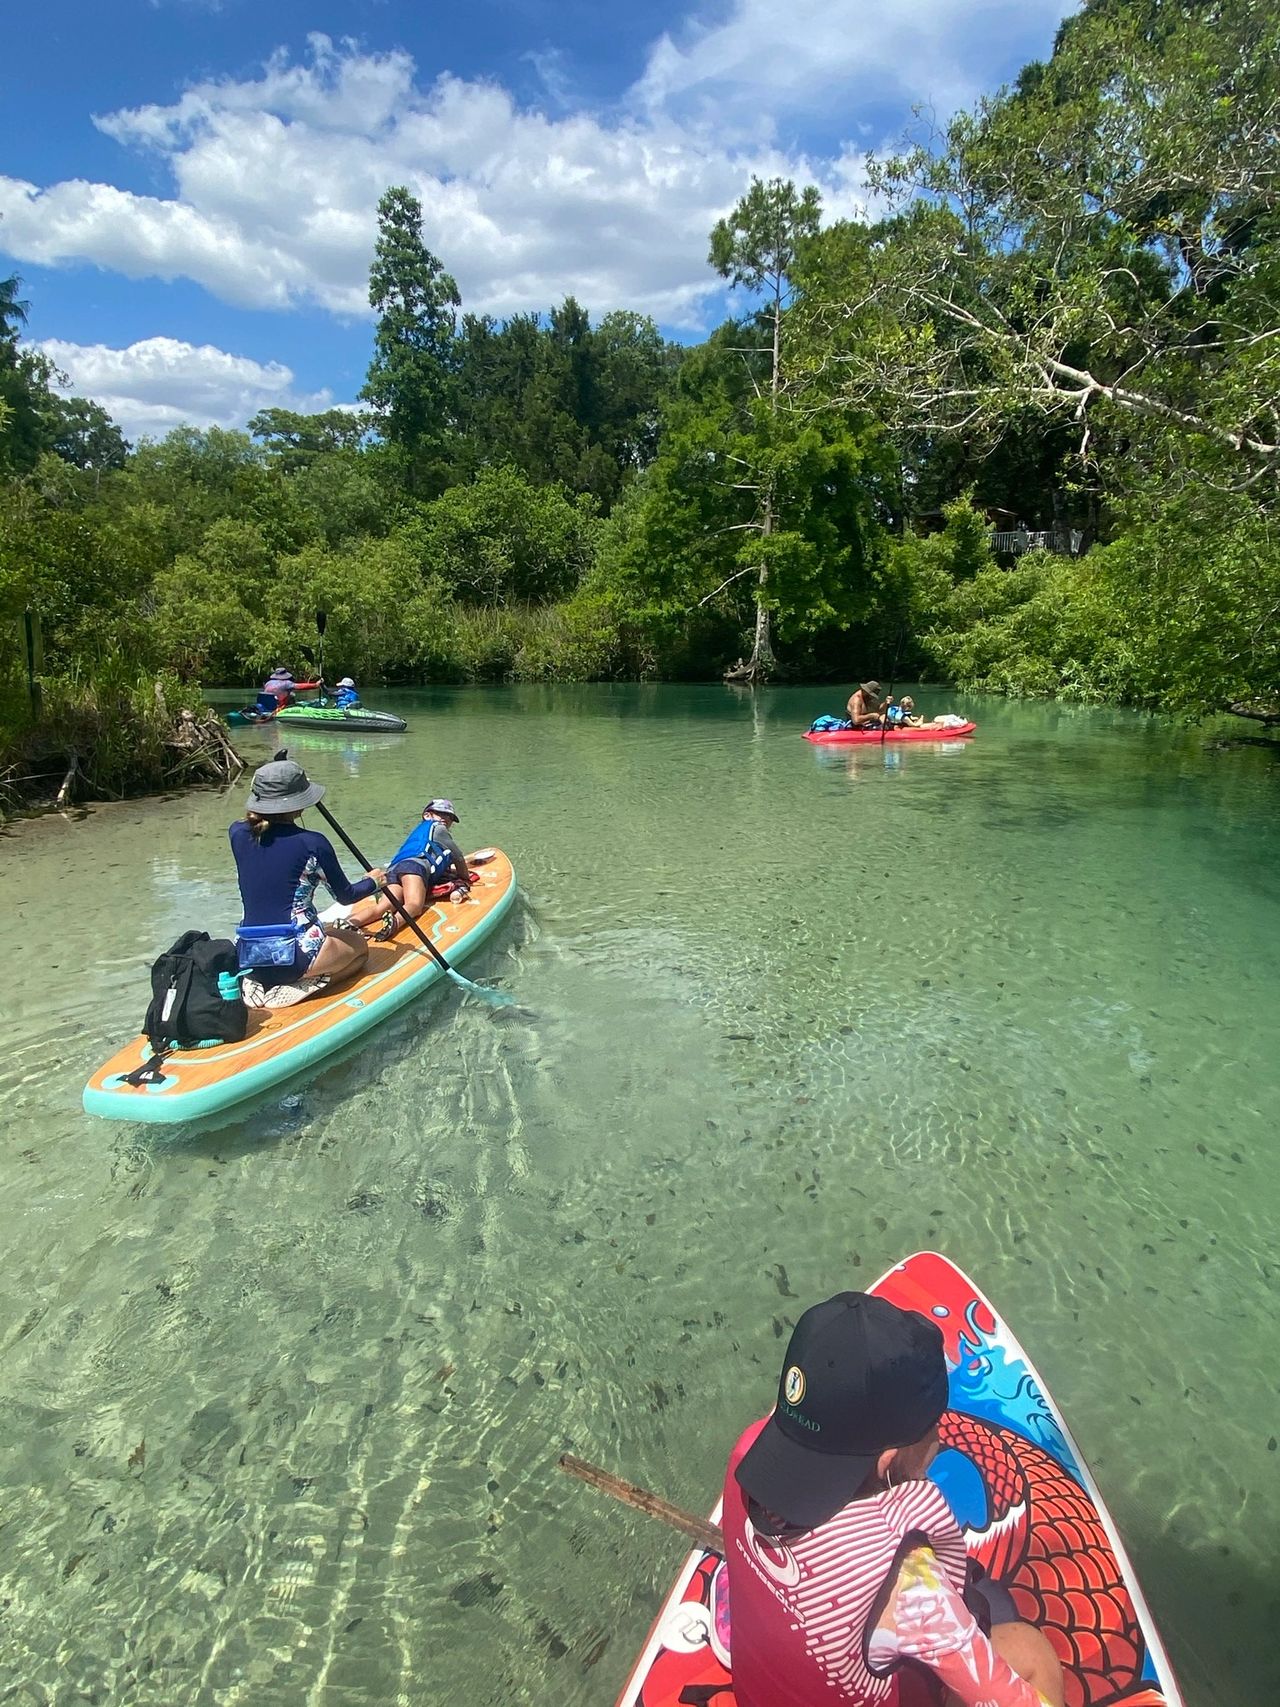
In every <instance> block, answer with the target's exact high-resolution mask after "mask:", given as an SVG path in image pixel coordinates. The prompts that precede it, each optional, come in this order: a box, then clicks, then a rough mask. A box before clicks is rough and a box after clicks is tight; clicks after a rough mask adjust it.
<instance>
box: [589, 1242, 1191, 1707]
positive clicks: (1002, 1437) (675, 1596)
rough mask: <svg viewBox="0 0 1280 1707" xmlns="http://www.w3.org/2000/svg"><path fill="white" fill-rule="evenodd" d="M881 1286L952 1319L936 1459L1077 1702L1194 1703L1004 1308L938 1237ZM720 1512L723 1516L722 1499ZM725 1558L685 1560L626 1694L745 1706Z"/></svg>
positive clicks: (965, 1518)
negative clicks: (736, 1686)
mask: <svg viewBox="0 0 1280 1707" xmlns="http://www.w3.org/2000/svg"><path fill="white" fill-rule="evenodd" d="M869 1290H870V1291H872V1292H875V1293H878V1294H879V1296H880V1297H882V1298H888V1299H890V1300H892V1302H893V1303H895V1304H898V1305H901V1306H902V1308H904V1309H908V1310H918V1311H919V1312H920V1314H921V1315H922V1316H928V1317H929V1318H930V1319H931V1320H932V1321H935V1322H937V1324H938V1326H939V1327H940V1328H941V1329H942V1331H943V1334H944V1336H945V1338H946V1348H947V1363H948V1366H949V1369H950V1377H951V1394H950V1398H951V1403H950V1406H949V1408H948V1409H947V1410H946V1411H945V1412H944V1413H943V1417H942V1422H941V1425H940V1433H941V1436H942V1445H943V1450H942V1452H941V1453H940V1454H939V1455H938V1458H937V1459H936V1461H935V1463H934V1467H933V1469H932V1470H931V1471H930V1475H931V1477H932V1478H933V1480H934V1481H936V1482H937V1483H938V1485H939V1486H940V1487H941V1488H942V1491H943V1493H944V1494H946V1496H947V1498H948V1500H949V1501H950V1503H951V1506H952V1509H953V1510H954V1512H955V1514H956V1519H957V1521H958V1523H959V1524H960V1527H961V1529H962V1530H963V1532H964V1538H965V1545H966V1547H967V1548H968V1550H969V1553H970V1555H971V1556H972V1557H973V1558H975V1559H977V1560H978V1562H979V1563H980V1564H981V1565H983V1566H984V1568H985V1569H986V1570H987V1571H988V1573H989V1574H990V1575H991V1576H992V1577H994V1578H996V1579H997V1580H999V1581H1001V1582H1003V1583H1004V1584H1005V1585H1006V1586H1007V1587H1008V1589H1009V1591H1010V1592H1011V1594H1012V1595H1013V1598H1014V1600H1015V1601H1016V1603H1017V1606H1018V1610H1019V1611H1020V1612H1021V1614H1022V1615H1023V1617H1024V1618H1026V1619H1027V1621H1028V1622H1029V1623H1032V1624H1036V1625H1038V1626H1039V1627H1040V1629H1042V1630H1043V1631H1044V1632H1045V1634H1046V1635H1047V1636H1048V1638H1049V1640H1050V1641H1051V1642H1052V1643H1053V1646H1054V1649H1055V1651H1056V1653H1057V1655H1058V1658H1059V1659H1060V1660H1061V1661H1062V1668H1063V1673H1064V1677H1065V1681H1066V1699H1067V1707H1183V1703H1182V1696H1181V1694H1180V1693H1179V1690H1178V1685H1177V1683H1176V1682H1175V1681H1174V1677H1173V1673H1172V1671H1171V1670H1170V1667H1169V1661H1168V1658H1167V1656H1166V1655H1165V1651H1164V1648H1163V1646H1162V1645H1161V1642H1160V1638H1159V1636H1158V1634H1157V1633H1156V1628H1155V1624H1154V1622H1153V1620H1152V1617H1151V1614H1150V1612H1149V1611H1148V1610H1147V1605H1146V1602H1145V1601H1144V1600H1143V1598H1142V1591H1141V1589H1140V1588H1139V1587H1138V1580H1137V1577H1136V1576H1135V1575H1134V1571H1133V1566H1132V1565H1131V1564H1130V1563H1129V1560H1128V1558H1127V1557H1126V1555H1125V1551H1124V1547H1123V1546H1122V1544H1121V1542H1120V1537H1119V1536H1118V1534H1117V1533H1116V1529H1115V1525H1114V1524H1113V1523H1112V1521H1111V1517H1110V1515H1109V1513H1108V1512H1107V1509H1106V1507H1105V1506H1104V1505H1103V1503H1102V1495H1101V1494H1100V1493H1099V1492H1098V1488H1097V1486H1096V1484H1095V1482H1094V1480H1093V1477H1092V1476H1091V1475H1090V1474H1089V1471H1088V1469H1087V1468H1086V1467H1085V1463H1084V1460H1083V1458H1082V1457H1081V1455H1080V1449H1079V1447H1078V1446H1077V1445H1076V1443H1075V1441H1074V1440H1073V1439H1072V1438H1071V1435H1070V1433H1069V1431H1068V1429H1067V1425H1066V1423H1065V1422H1064V1421H1063V1420H1062V1417H1061V1415H1060V1414H1059V1412H1058V1409H1057V1407H1056V1406H1055V1404H1054V1402H1053V1400H1052V1399H1051V1398H1050V1397H1049V1394H1048V1391H1047V1390H1046V1388H1045V1385H1044V1382H1043V1381H1042V1380H1041V1379H1040V1377H1039V1375H1038V1374H1037V1373H1036V1371H1035V1369H1034V1367H1033V1366H1032V1363H1031V1360H1030V1359H1029V1358H1028V1356H1027V1354H1026V1353H1025V1352H1024V1351H1023V1349H1022V1347H1021V1346H1020V1345H1019V1344H1018V1342H1017V1340H1016V1339H1014V1337H1013V1335H1012V1333H1011V1332H1010V1331H1009V1329H1008V1327H1007V1326H1006V1325H1005V1323H1004V1321H1003V1320H1002V1319H1001V1318H1000V1317H999V1316H998V1315H997V1314H996V1312H995V1310H994V1309H993V1307H992V1306H991V1305H990V1304H989V1303H988V1302H987V1300H986V1299H985V1298H984V1297H983V1295H982V1293H981V1292H979V1291H978V1289H977V1287H976V1286H975V1285H974V1284H973V1282H972V1281H971V1280H969V1279H967V1278H966V1277H965V1276H964V1275H963V1274H962V1273H961V1272H960V1270H959V1269H958V1268H956V1267H955V1265H954V1264H953V1263H951V1262H948V1260H947V1258H946V1257H942V1256H938V1255H936V1254H935V1253H934V1252H932V1251H920V1252H918V1253H917V1254H916V1255H915V1256H913V1257H908V1258H907V1260H906V1261H905V1262H903V1263H900V1264H899V1265H898V1266H897V1268H894V1269H891V1270H890V1271H889V1273H888V1274H886V1275H885V1276H884V1277H883V1278H882V1279H880V1280H878V1281H877V1282H876V1284H875V1285H874V1286H872V1287H870V1288H869ZM726 1445H727V1443H726ZM975 1472H976V1475H975ZM711 1518H712V1522H713V1523H718V1522H719V1520H720V1507H719V1504H717V1506H716V1509H715V1511H714V1512H712V1514H711ZM721 1563H722V1560H721V1557H720V1555H719V1554H718V1553H714V1552H710V1551H707V1550H705V1549H699V1550H698V1551H696V1552H694V1553H692V1554H690V1556H689V1557H688V1559H686V1560H685V1563H684V1566H683V1568H682V1569H681V1572H680V1575H679V1576H678V1577H677V1578H676V1583H675V1587H674V1588H673V1589H672V1591H671V1593H670V1594H669V1595H668V1596H667V1599H666V1601H665V1602H664V1604H663V1607H662V1610H661V1612H660V1613H659V1614H658V1617H657V1620H656V1622H655V1623H654V1626H653V1629H652V1630H651V1631H650V1633H649V1639H648V1641H647V1642H646V1643H645V1645H644V1648H643V1650H642V1652H641V1654H640V1658H639V1659H638V1660H637V1662H636V1666H635V1669H634V1671H633V1672H632V1674H631V1676H630V1678H629V1679H628V1681H627V1684H626V1687H625V1688H624V1689H623V1691H622V1694H621V1695H620V1696H619V1697H618V1707H679V1704H680V1703H685V1704H687V1703H689V1702H694V1701H698V1702H701V1701H706V1702H708V1703H710V1707H733V1699H734V1698H733V1678H732V1675H731V1671H730V1669H729V1667H728V1666H727V1665H726V1664H724V1663H723V1657H724V1656H725V1655H726V1653H727V1651H728V1649H729V1648H731V1646H732V1629H731V1628H728V1629H726V1628H723V1627H720V1628H714V1627H713V1611H712V1593H711V1585H712V1580H713V1578H714V1576H715V1573H716V1570H717V1569H718V1568H719V1566H720V1565H721Z"/></svg>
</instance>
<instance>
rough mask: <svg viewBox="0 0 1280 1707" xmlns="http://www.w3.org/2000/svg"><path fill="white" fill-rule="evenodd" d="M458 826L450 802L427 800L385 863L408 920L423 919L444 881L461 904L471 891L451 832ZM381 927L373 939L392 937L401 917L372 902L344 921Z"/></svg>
mask: <svg viewBox="0 0 1280 1707" xmlns="http://www.w3.org/2000/svg"><path fill="white" fill-rule="evenodd" d="M457 822H458V814H457V813H456V812H455V811H454V809H453V802H452V800H428V802H427V804H426V805H425V806H424V807H423V808H422V819H421V821H420V822H419V823H418V824H415V825H414V827H413V829H412V830H410V832H409V834H408V835H407V836H406V837H405V839H404V841H403V842H402V843H401V844H400V846H399V847H398V848H397V849H396V852H395V854H394V855H393V856H392V858H391V859H390V860H389V861H388V863H387V885H388V888H389V890H390V892H391V894H393V895H394V896H395V898H396V900H397V901H399V902H400V905H401V906H402V907H403V908H404V910H405V912H406V913H408V915H409V917H410V918H411V919H417V918H421V916H422V915H423V913H425V912H426V910H427V907H428V905H429V904H430V901H431V891H432V890H433V889H436V888H438V887H440V885H442V884H445V883H451V884H452V885H453V887H452V889H451V890H450V893H449V899H450V900H451V901H454V902H462V901H465V900H466V899H467V896H468V895H469V894H470V893H471V873H470V872H469V871H468V870H467V862H466V860H465V859H464V858H463V857H462V852H461V850H460V849H459V847H458V844H457V843H456V842H455V841H454V839H453V837H452V835H451V834H450V830H451V829H452V827H453V825H455V824H456V823H457ZM379 920H381V923H382V928H381V930H379V931H378V933H377V935H376V937H375V939H374V940H375V941H377V942H382V941H384V940H385V939H386V938H387V937H391V936H394V935H395V933H396V932H397V931H398V930H399V929H400V927H401V925H402V924H403V922H404V921H403V919H402V918H401V917H400V915H399V913H398V912H396V911H394V910H393V909H392V910H389V909H388V908H387V906H386V903H385V902H383V901H379V900H378V899H376V898H375V899H373V900H370V901H364V902H361V903H360V904H359V905H358V906H356V907H353V908H352V909H351V910H350V912H349V913H347V914H346V916H345V918H344V921H343V922H344V923H345V924H348V925H355V926H358V927H360V928H361V929H363V928H364V927H365V926H367V925H372V924H377V923H378V921H379Z"/></svg>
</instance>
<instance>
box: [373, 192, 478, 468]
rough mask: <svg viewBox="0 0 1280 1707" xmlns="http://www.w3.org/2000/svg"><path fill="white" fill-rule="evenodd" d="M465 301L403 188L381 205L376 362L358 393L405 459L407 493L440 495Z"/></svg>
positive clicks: (376, 255)
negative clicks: (456, 346) (461, 308)
mask: <svg viewBox="0 0 1280 1707" xmlns="http://www.w3.org/2000/svg"><path fill="white" fill-rule="evenodd" d="M461 301H462V298H461V297H460V296H459V294H458V287H457V285H456V284H455V283H454V281H453V279H452V277H451V276H450V275H449V274H448V273H446V272H445V270H444V268H443V266H442V265H441V263H440V262H439V261H438V260H437V259H436V257H435V256H434V255H433V254H432V253H431V251H430V249H428V248H427V246H426V244H425V243H424V242H423V240H422V204H421V202H419V201H418V199H417V197H416V196H413V195H411V194H410V193H409V191H408V190H407V189H405V188H404V187H403V186H402V185H397V186H393V187H392V188H391V189H389V190H387V191H386V192H385V193H384V195H383V197H382V199H381V201H380V202H379V203H378V241H377V245H376V247H375V249H374V258H373V266H372V268H371V269H370V272H369V303H370V306H371V307H372V308H374V309H375V310H376V311H377V315H378V324H377V328H376V330H375V332H374V339H373V360H372V361H371V362H370V364H369V374H368V378H367V379H366V381H365V384H364V388H363V390H362V391H361V393H360V395H361V397H363V398H364V399H365V400H366V401H367V402H369V403H371V404H372V405H373V407H374V409H375V410H376V411H377V413H378V415H379V416H380V418H381V421H382V424H383V430H384V432H385V434H386V436H387V438H388V439H389V440H390V441H391V443H392V444H394V445H395V446H396V447H397V448H398V449H399V451H400V452H401V455H402V456H403V458H404V460H405V466H406V468H407V470H408V474H409V483H410V486H411V488H412V489H413V490H414V491H416V492H420V493H427V494H430V493H431V492H433V491H438V490H439V488H440V486H441V485H442V484H443V480H444V466H445V461H446V452H447V445H448V440H449V436H450V433H451V431H452V427H453V414H454V397H453V393H454V384H453V368H454V363H453V341H454V334H455V331H456V322H457V317H456V314H455V312H454V311H455V310H456V309H457V308H458V307H459V305H460V303H461Z"/></svg>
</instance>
